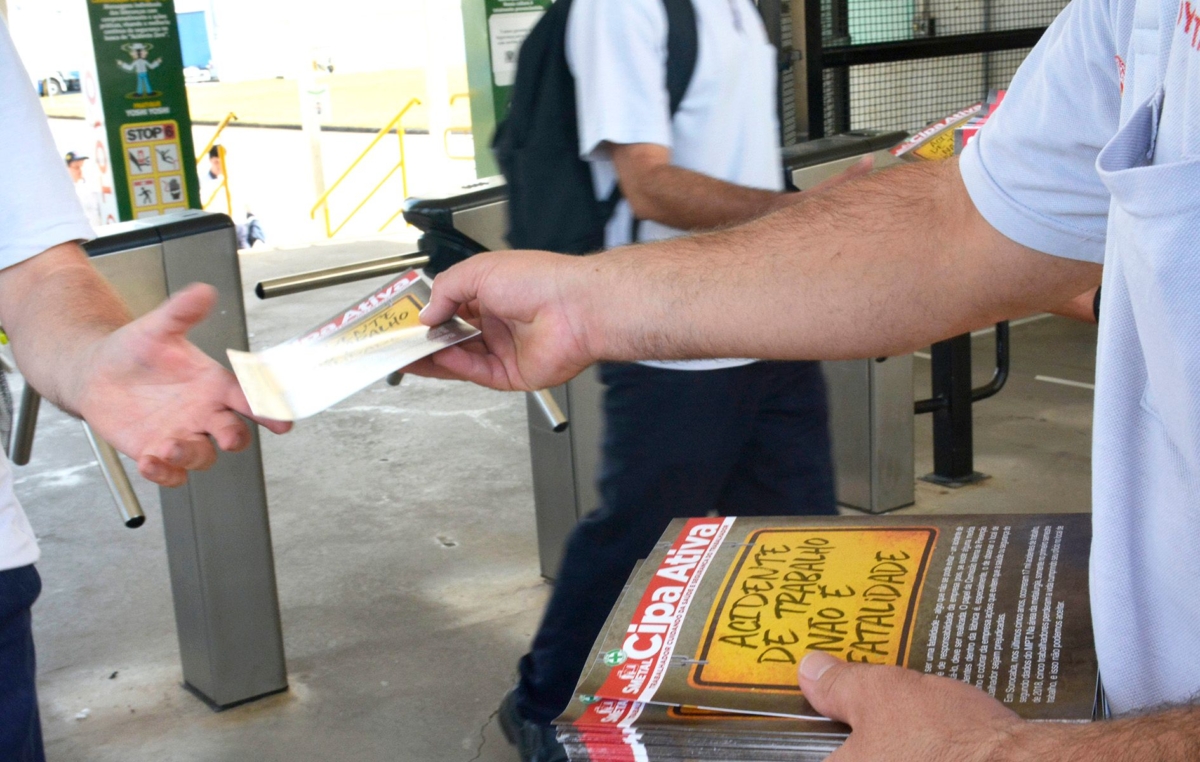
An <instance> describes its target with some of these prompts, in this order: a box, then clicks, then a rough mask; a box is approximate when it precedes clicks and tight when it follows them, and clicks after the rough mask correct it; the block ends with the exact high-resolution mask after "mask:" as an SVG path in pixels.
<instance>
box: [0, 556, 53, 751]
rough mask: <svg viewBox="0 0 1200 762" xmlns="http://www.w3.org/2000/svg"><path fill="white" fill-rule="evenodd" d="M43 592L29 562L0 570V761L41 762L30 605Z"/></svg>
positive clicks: (35, 571)
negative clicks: (25, 564)
mask: <svg viewBox="0 0 1200 762" xmlns="http://www.w3.org/2000/svg"><path fill="white" fill-rule="evenodd" d="M41 592H42V579H41V577H39V576H38V573H37V570H36V569H34V568H33V567H32V566H22V567H21V568H19V569H9V570H8V571H2V572H0V760H4V762H45V760H46V756H45V753H44V752H43V750H42V723H41V719H40V717H39V716H38V706H37V690H36V688H35V687H34V674H35V672H36V669H35V664H34V655H33V629H32V618H31V616H30V612H29V607H30V606H32V605H33V602H34V601H36V600H37V597H38V594H39V593H41Z"/></svg>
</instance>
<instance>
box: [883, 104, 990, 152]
mask: <svg viewBox="0 0 1200 762" xmlns="http://www.w3.org/2000/svg"><path fill="white" fill-rule="evenodd" d="M982 109H983V104H982V103H976V104H975V105H973V106H968V107H966V108H965V109H963V110H962V111H959V112H958V113H957V114H951V115H950V116H948V117H946V118H945V119H940V120H938V121H936V122H934V123H933V124H931V125H929V126H928V127H926V128H925V129H923V130H921V131H920V132H918V133H917V134H916V135H913V136H912V137H911V138H909V139H908V140H906V141H904V142H903V143H901V144H900V145H898V146H896V147H895V148H893V149H891V151H890V153H891V154H892V156H903V155H904V154H906V153H908V152H909V151H911V150H912V149H914V148H916V147H917V146H919V145H920V144H921V143H922V142H924V141H925V139H926V138H928V137H929V136H930V135H936V134H937V133H938V132H941V131H942V130H944V129H946V127H948V126H950V125H952V124H955V123H957V122H962V121H965V120H966V118H967V117H969V116H971V115H972V114H974V113H976V112H978V111H981V110H982Z"/></svg>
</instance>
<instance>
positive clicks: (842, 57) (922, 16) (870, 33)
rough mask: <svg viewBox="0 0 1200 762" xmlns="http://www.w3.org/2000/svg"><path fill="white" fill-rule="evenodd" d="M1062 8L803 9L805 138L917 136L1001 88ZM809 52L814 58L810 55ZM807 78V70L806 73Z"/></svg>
mask: <svg viewBox="0 0 1200 762" xmlns="http://www.w3.org/2000/svg"><path fill="white" fill-rule="evenodd" d="M1066 4H1067V0H807V2H806V8H807V11H806V16H807V18H809V19H813V17H814V16H815V15H817V14H818V13H819V27H817V28H819V30H820V35H819V43H818V40H817V39H814V38H816V37H817V35H816V34H815V30H813V32H810V34H812V36H811V37H810V38H809V50H808V54H809V55H808V59H809V60H808V66H810V67H814V66H815V67H819V68H820V69H821V76H819V77H815V78H814V77H813V76H810V77H809V79H808V82H809V88H808V99H809V133H810V136H812V137H816V136H819V135H822V134H824V135H833V134H837V133H840V132H846V131H848V130H860V129H877V130H907V131H914V130H917V129H920V128H921V127H923V126H925V125H926V124H928V123H929V122H931V121H933V120H935V119H938V118H941V117H942V116H945V115H946V114H948V113H952V112H954V111H956V110H958V109H960V108H962V107H964V106H967V105H970V104H971V103H973V102H975V101H978V100H982V99H983V98H985V97H986V96H987V93H988V92H989V91H990V90H993V89H997V88H1005V87H1007V86H1008V84H1009V82H1010V81H1011V80H1012V77H1013V75H1014V74H1015V73H1016V71H1017V68H1018V67H1019V66H1020V65H1021V62H1022V61H1024V60H1025V57H1026V56H1027V55H1028V53H1029V51H1030V50H1031V45H1032V44H1033V42H1034V41H1036V39H1037V37H1038V36H1040V34H1041V32H1042V31H1043V30H1044V29H1045V27H1046V26H1048V25H1049V24H1050V22H1052V21H1053V20H1054V18H1055V17H1056V16H1057V15H1058V14H1059V13H1060V12H1061V11H1062V9H1063V8H1064V7H1066ZM814 44H815V46H816V49H815V50H814V49H813V48H814ZM810 71H811V70H810Z"/></svg>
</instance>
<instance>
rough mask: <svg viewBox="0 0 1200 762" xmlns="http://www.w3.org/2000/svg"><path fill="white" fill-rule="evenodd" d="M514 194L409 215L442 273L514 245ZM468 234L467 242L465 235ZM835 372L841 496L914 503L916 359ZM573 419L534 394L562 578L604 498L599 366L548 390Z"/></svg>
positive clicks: (792, 161) (469, 198)
mask: <svg viewBox="0 0 1200 762" xmlns="http://www.w3.org/2000/svg"><path fill="white" fill-rule="evenodd" d="M904 137H905V135H904V133H895V132H893V133H865V132H864V133H853V134H848V135H839V136H836V137H833V138H825V139H822V140H818V141H812V142H810V143H805V144H801V145H798V146H793V147H790V148H788V149H785V151H784V170H785V172H786V173H787V175H788V178H789V180H790V182H792V183H793V184H794V185H795V187H796V188H797V189H799V190H803V189H805V188H809V187H811V186H813V185H815V184H817V183H819V182H821V181H822V180H824V179H826V178H828V177H832V176H833V175H835V174H837V173H839V172H841V171H842V170H844V169H846V168H848V167H849V166H851V165H852V164H854V163H855V162H856V161H858V160H859V158H861V157H862V155H863V154H867V153H874V154H875V156H876V166H877V167H880V168H882V167H884V166H887V165H888V164H889V163H891V162H894V161H895V159H894V158H893V157H892V156H891V154H889V153H888V152H887V149H888V148H890V147H891V146H893V145H895V144H896V143H898V142H900V141H901V140H902V139H903V138H904ZM507 205H508V201H507V196H506V193H505V186H504V183H503V181H502V180H500V179H499V178H488V179H486V180H481V181H480V182H479V184H478V187H473V186H468V187H467V188H465V189H464V191H463V192H460V193H458V194H452V195H448V196H443V197H439V198H421V199H410V200H409V202H408V203H407V204H406V209H405V219H406V220H407V221H408V222H409V223H410V224H413V225H415V226H417V227H418V228H420V229H421V230H422V231H425V236H424V237H423V238H422V242H421V249H422V253H423V254H424V255H427V256H428V257H429V259H430V267H429V268H428V269H430V270H431V271H433V272H437V271H440V270H442V269H445V268H446V267H449V266H450V265H452V264H454V262H455V261H457V260H459V259H462V258H465V257H466V256H470V254H471V253H474V252H477V251H481V250H484V249H499V248H505V247H506V246H507V244H506V242H505V241H504V232H505V230H506V229H507ZM464 238H465V239H466V240H463V239H464ZM824 369H825V373H826V376H827V378H828V379H829V402H830V428H831V429H832V432H833V448H834V463H835V469H836V472H837V493H838V501H839V502H840V503H842V504H844V505H847V506H850V507H853V508H858V509H860V510H865V511H870V512H872V513H881V512H884V511H889V510H893V509H895V508H900V507H902V506H905V505H911V504H912V502H913V391H912V357H911V355H909V356H904V357H893V358H880V359H872V360H852V361H843V362H832V363H825V364H824ZM548 391H549V393H550V395H552V396H553V398H554V400H555V401H556V402H557V403H558V406H559V407H560V408H561V409H562V410H563V411H564V412H565V415H566V419H567V420H568V421H569V422H570V425H569V426H568V427H566V429H565V430H562V429H561V428H559V429H556V428H555V427H554V426H553V425H552V423H551V422H550V421H549V420H548V419H547V417H546V415H545V414H544V412H543V410H542V406H541V405H539V404H538V402H537V399H536V398H535V397H534V396H533V395H530V397H529V400H528V402H527V405H528V407H529V451H530V459H531V461H532V468H533V492H534V503H535V511H536V516H537V532H538V553H539V558H540V562H541V570H542V575H543V576H545V577H546V578H548V579H553V578H554V577H555V576H556V575H557V573H558V568H559V564H560V563H561V561H562V553H563V548H564V546H565V544H566V539H567V535H568V534H569V533H570V532H571V529H572V528H574V526H575V524H576V522H578V521H579V519H580V518H582V517H583V516H584V515H586V514H587V513H588V512H590V511H591V510H592V509H594V508H596V507H597V506H598V505H599V502H600V500H599V492H598V491H597V488H596V478H597V476H598V473H599V466H600V450H601V437H602V435H603V433H602V428H603V415H602V402H603V391H604V390H603V386H602V385H601V384H600V381H599V376H598V372H597V369H596V368H595V367H592V368H588V369H587V370H586V371H584V372H583V373H581V374H580V375H579V376H577V377H576V378H574V379H572V380H571V381H569V382H567V383H566V384H563V385H562V386H558V387H555V388H553V389H550V390H548Z"/></svg>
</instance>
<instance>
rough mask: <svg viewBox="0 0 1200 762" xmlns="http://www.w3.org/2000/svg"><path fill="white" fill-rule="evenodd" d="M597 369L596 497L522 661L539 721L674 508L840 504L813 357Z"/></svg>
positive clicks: (781, 508)
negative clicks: (718, 365) (704, 366)
mask: <svg viewBox="0 0 1200 762" xmlns="http://www.w3.org/2000/svg"><path fill="white" fill-rule="evenodd" d="M600 378H601V380H602V381H603V382H604V384H605V386H606V387H607V389H606V390H605V395H604V413H605V433H604V450H603V462H602V464H601V469H600V477H599V487H600V501H601V503H600V507H599V508H597V509H596V510H595V511H592V512H591V513H590V514H588V515H587V516H586V517H585V518H584V519H583V520H582V521H580V522H579V524H578V525H577V526H576V527H575V529H574V531H573V532H572V533H571V535H570V537H569V538H568V540H567V547H566V554H565V556H564V557H563V562H562V568H561V570H560V571H559V574H558V579H557V580H556V582H555V587H554V593H553V595H552V596H551V598H550V603H549V605H548V606H547V608H546V613H545V615H544V616H543V619H542V624H541V626H540V627H539V628H538V631H537V634H536V635H535V636H534V640H533V646H532V648H531V650H530V652H529V653H528V654H526V655H525V656H524V657H523V658H522V659H521V664H520V673H521V679H520V683H519V685H518V687H517V708H518V711H519V712H520V713H521V715H522V716H524V717H525V718H526V719H528V720H532V721H534V722H540V723H548V722H550V721H551V720H553V719H554V718H555V717H557V716H558V715H559V714H560V713H561V712H562V710H563V709H564V708H566V705H567V703H568V702H569V701H570V698H571V695H572V692H573V691H574V689H575V684H576V682H577V680H578V679H579V675H580V673H581V672H582V670H583V667H584V664H585V662H586V659H587V657H588V654H589V653H590V651H591V648H592V644H593V642H594V641H595V639H596V637H597V635H598V634H599V632H600V628H601V627H602V626H603V625H604V620H605V618H606V617H607V615H608V612H609V610H610V609H611V608H612V606H613V604H614V603H616V601H617V598H618V597H619V595H620V593H621V589H622V588H623V587H624V584H625V581H626V579H627V578H628V576H629V574H630V573H631V572H632V570H633V567H634V564H635V563H636V562H637V560H638V559H641V558H645V557H646V556H647V555H649V553H650V551H651V549H652V548H653V547H654V544H655V542H657V541H658V538H659V537H660V536H661V535H662V532H663V530H664V529H666V526H667V524H668V523H669V522H670V521H671V519H674V518H678V517H693V516H706V515H710V514H712V513H714V512H715V513H716V514H718V515H726V516H780V515H795V514H806V515H831V514H833V513H835V512H836V510H835V503H834V484H833V466H832V462H831V456H830V450H829V425H828V408H827V405H826V400H825V382H824V378H823V377H822V375H821V370H820V366H819V365H818V364H817V363H810V362H787V363H784V362H758V363H753V364H751V365H744V366H741V367H737V368H727V369H721V370H709V371H688V370H661V369H658V368H650V367H646V366H643V365H616V364H608V365H604V366H602V367H601V370H600Z"/></svg>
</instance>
